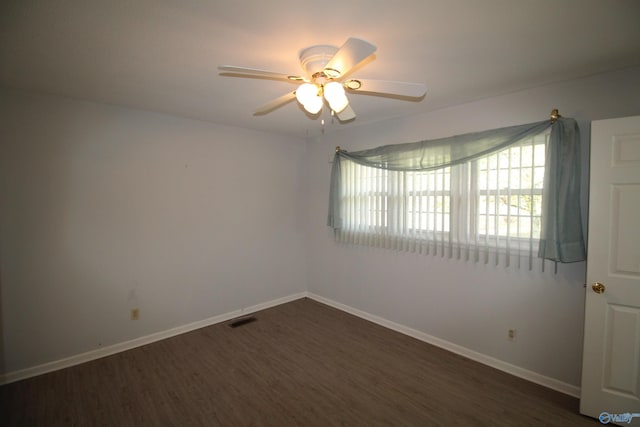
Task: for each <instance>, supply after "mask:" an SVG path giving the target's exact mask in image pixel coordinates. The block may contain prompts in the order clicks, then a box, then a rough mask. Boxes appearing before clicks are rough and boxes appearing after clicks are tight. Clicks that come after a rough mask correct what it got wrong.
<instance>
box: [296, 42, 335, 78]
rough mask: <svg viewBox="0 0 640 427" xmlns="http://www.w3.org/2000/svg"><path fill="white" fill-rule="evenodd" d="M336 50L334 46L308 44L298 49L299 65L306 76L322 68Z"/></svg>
mask: <svg viewBox="0 0 640 427" xmlns="http://www.w3.org/2000/svg"><path fill="white" fill-rule="evenodd" d="M337 51H338V48H337V47H336V46H330V45H317V46H310V47H307V48H305V49H302V50H301V51H300V65H302V69H303V70H304V71H305V72H306V73H307V75H308V76H313V75H314V74H315V73H318V72H321V71H323V70H324V67H325V65H327V63H328V62H329V61H330V60H331V58H333V56H334V55H335V54H336V52H337Z"/></svg>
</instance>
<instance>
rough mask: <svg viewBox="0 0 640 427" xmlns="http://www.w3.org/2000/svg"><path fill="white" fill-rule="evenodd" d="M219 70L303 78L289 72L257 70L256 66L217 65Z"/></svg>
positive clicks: (278, 77) (233, 72)
mask: <svg viewBox="0 0 640 427" xmlns="http://www.w3.org/2000/svg"><path fill="white" fill-rule="evenodd" d="M218 69H219V70H221V71H225V72H227V73H231V74H246V75H252V76H259V77H269V78H273V79H285V80H293V81H301V80H304V78H302V77H301V76H292V75H289V74H282V73H274V72H273V71H267V70H258V69H256V68H246V67H236V66H234V65H222V66H220V67H218Z"/></svg>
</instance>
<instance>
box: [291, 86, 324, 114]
mask: <svg viewBox="0 0 640 427" xmlns="http://www.w3.org/2000/svg"><path fill="white" fill-rule="evenodd" d="M318 92H319V89H318V86H316V85H315V84H313V83H304V84H301V85H300V86H299V87H298V90H296V99H297V100H298V102H299V103H300V104H302V106H303V107H304V109H305V110H307V111H308V112H310V113H311V114H316V113H317V112H318V111H320V109H321V108H322V97H321V96H320V95H319V94H318Z"/></svg>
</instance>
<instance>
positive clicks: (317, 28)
mask: <svg viewBox="0 0 640 427" xmlns="http://www.w3.org/2000/svg"><path fill="white" fill-rule="evenodd" d="M350 36H354V37H359V38H363V39H365V40H368V41H370V42H372V43H373V44H375V45H376V46H377V47H378V50H377V52H376V54H375V57H374V58H373V60H372V61H369V62H368V63H367V64H366V65H365V66H363V67H360V68H359V69H357V70H355V72H353V73H352V76H353V77H360V78H370V79H381V80H400V81H409V82H422V83H425V84H426V86H427V96H426V97H425V98H424V99H423V100H421V101H419V102H409V101H399V100H396V99H390V98H386V97H379V96H367V95H363V94H350V95H349V99H350V102H351V105H352V107H353V109H354V110H355V112H356V113H357V115H358V116H357V118H356V119H355V120H354V121H353V122H350V123H346V124H340V123H335V122H334V123H331V121H330V120H327V123H326V124H325V126H324V128H325V132H330V131H333V130H335V129H341V128H345V127H348V126H358V125H362V124H365V123H369V122H373V121H379V120H384V119H386V118H391V117H397V116H402V115H410V114H416V113H420V112H425V111H431V110H435V109H441V108H444V107H447V106H451V105H456V104H460V103H464V102H469V101H472V100H477V99H482V98H486V97H492V96H496V95H500V94H505V93H509V92H514V91H518V90H522V89H526V88H531V87H536V86H540V85H544V84H548V83H551V82H556V81H562V80H567V79H572V78H577V77H582V76H586V75H591V74H595V73H600V72H604V71H609V70H615V69H620V68H624V67H629V66H635V65H639V64H640V1H638V0H483V1H478V0H395V1H390V0H380V1H378V0H342V1H336V0H324V1H313V2H312V1H307V0H296V1H289V0H267V1H265V0H247V1H245V0H211V1H205V0H179V1H178V0H173V1H170V0H102V1H91V0H64V1H63V0H58V1H44V0H42V1H28V0H4V1H2V2H1V4H0V86H6V87H16V88H23V89H28V90H36V91H42V92H46V93H53V94H59V95H63V96H69V97H75V98H81V99H87V100H95V101H99V102H105V103H110V104H119V105H125V106H130V107H135V108H141V109H146V110H153V111H159V112H165V113H170V114H174V115H178V116H183V117H190V118H196V119H202V120H208V121H211V122H216V123H222V124H228V125H232V126H241V127H245V128H251V129H257V130H264V131H270V132H282V133H286V134H291V135H296V136H300V137H305V136H308V135H313V134H315V133H317V132H318V131H319V130H320V129H321V128H322V126H321V124H320V120H319V119H312V118H310V117H308V116H307V115H305V113H304V112H303V110H302V109H301V108H300V107H299V106H298V104H297V103H295V102H291V103H289V104H286V105H284V106H283V107H281V108H279V109H277V110H275V111H273V112H271V113H269V114H267V115H264V116H254V115H253V114H252V112H253V110H254V109H255V108H257V107H258V106H260V105H262V104H264V103H266V102H268V101H270V100H271V99H273V98H276V97H278V96H280V95H283V94H284V93H287V92H290V91H292V90H293V89H295V86H294V84H293V83H289V82H286V81H276V80H267V79H256V78H238V77H226V76H221V75H219V71H218V70H217V67H218V66H219V65H223V64H230V65H239V66H245V67H252V68H260V69H266V70H271V71H276V72H281V73H287V74H300V73H301V72H302V70H301V68H300V65H299V63H298V53H299V51H300V50H301V49H302V48H305V47H307V46H311V45H315V44H331V45H336V46H340V45H341V44H342V43H343V42H344V41H345V40H346V39H347V38H348V37H350ZM550 107H551V106H550Z"/></svg>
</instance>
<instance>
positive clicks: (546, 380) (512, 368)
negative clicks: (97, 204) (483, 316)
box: [306, 292, 580, 398]
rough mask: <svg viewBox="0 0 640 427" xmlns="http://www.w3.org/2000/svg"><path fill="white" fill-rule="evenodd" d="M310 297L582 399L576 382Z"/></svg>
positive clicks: (360, 311) (353, 309)
mask: <svg viewBox="0 0 640 427" xmlns="http://www.w3.org/2000/svg"><path fill="white" fill-rule="evenodd" d="M306 296H307V297H308V298H311V299H313V300H315V301H318V302H320V303H323V304H326V305H328V306H331V307H333V308H337V309H338V310H342V311H344V312H346V313H349V314H353V315H354V316H358V317H360V318H362V319H365V320H368V321H370V322H373V323H376V324H378V325H381V326H384V327H385V328H389V329H391V330H394V331H396V332H400V333H401V334H405V335H408V336H410V337H413V338H416V339H418V340H420V341H424V342H426V343H429V344H432V345H435V346H437V347H440V348H443V349H445V350H448V351H450V352H452V353H456V354H459V355H460V356H464V357H466V358H468V359H471V360H474V361H476V362H480V363H482V364H484V365H487V366H491V367H492V368H496V369H499V370H501V371H503V372H506V373H508V374H511V375H514V376H516V377H519V378H522V379H525V380H527V381H531V382H533V383H536V384H539V385H542V386H545V387H547V388H550V389H552V390H556V391H559V392H561V393H564V394H568V395H569V396H573V397H577V398H580V387H576V386H574V385H572V384H568V383H565V382H563V381H559V380H557V379H555V378H551V377H547V376H545V375H541V374H538V373H536V372H533V371H530V370H528V369H524V368H521V367H519V366H516V365H512V364H511V363H507V362H504V361H502V360H499V359H496V358H494V357H491V356H487V355H486V354H482V353H479V352H477V351H474V350H470V349H468V348H466V347H462V346H460V345H458V344H454V343H452V342H449V341H446V340H443V339H441V338H438V337H434V336H433V335H429V334H426V333H424V332H421V331H418V330H416V329H412V328H409V327H407V326H404V325H401V324H399V323H395V322H392V321H390V320H387V319H384V318H382V317H378V316H375V315H373V314H369V313H367V312H365V311H362V310H358V309H357V308H353V307H350V306H348V305H345V304H342V303H339V302H336V301H333V300H331V299H328V298H325V297H322V296H320V295H316V294H314V293H311V292H307V295H306Z"/></svg>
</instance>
